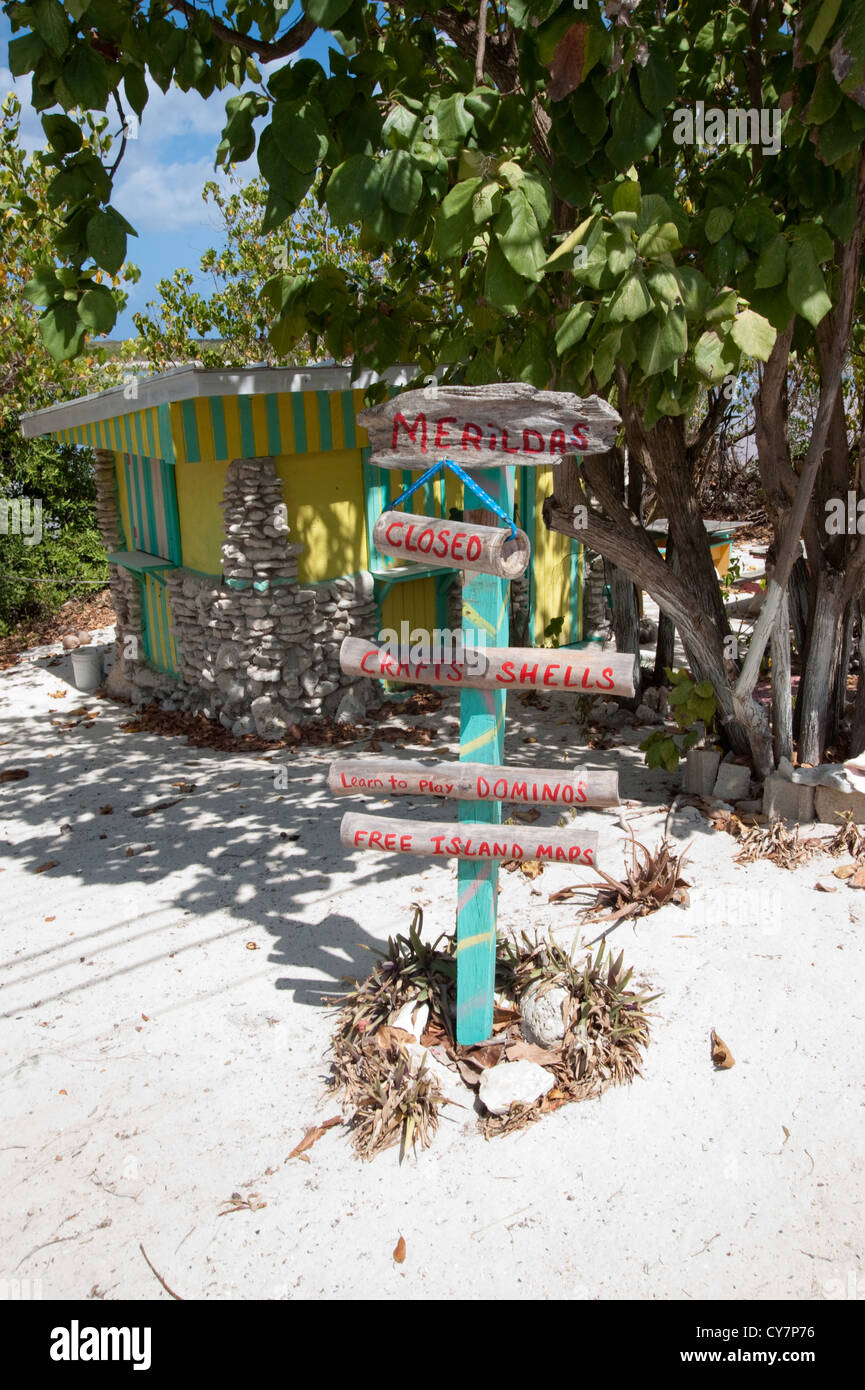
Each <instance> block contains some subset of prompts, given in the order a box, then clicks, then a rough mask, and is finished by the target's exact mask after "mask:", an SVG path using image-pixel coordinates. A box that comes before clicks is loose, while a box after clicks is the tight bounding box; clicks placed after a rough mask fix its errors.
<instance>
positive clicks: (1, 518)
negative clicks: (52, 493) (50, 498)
mask: <svg viewBox="0 0 865 1390" xmlns="http://www.w3.org/2000/svg"><path fill="white" fill-rule="evenodd" d="M0 536H21V538H22V539H23V541H24V544H25V545H26V546H31V545H38V544H39V542H40V541H41V539H42V498H41V497H33V498H30V497H12V498H9V497H0Z"/></svg>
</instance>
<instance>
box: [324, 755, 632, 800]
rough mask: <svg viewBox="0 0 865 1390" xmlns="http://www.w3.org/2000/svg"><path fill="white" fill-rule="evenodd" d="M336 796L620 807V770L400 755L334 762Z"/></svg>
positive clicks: (332, 775) (332, 774) (332, 787)
mask: <svg viewBox="0 0 865 1390" xmlns="http://www.w3.org/2000/svg"><path fill="white" fill-rule="evenodd" d="M327 785H328V787H329V788H330V790H331V791H332V792H333V793H334V795H335V796H359V795H363V794H366V795H369V793H370V792H375V791H380V792H381V793H382V795H383V796H387V797H391V796H443V797H447V798H449V799H450V800H453V801H515V802H521V803H526V804H527V805H533V806H546V805H549V806H616V805H618V801H619V774H618V773H617V772H590V771H588V770H587V769H586V768H582V767H569V768H565V769H559V768H555V769H553V768H548V767H496V766H495V765H494V764H489V763H469V762H459V763H434V762H413V763H412V762H407V761H404V760H403V759H402V758H382V759H381V760H377V759H367V758H355V759H346V760H345V761H343V762H338V763H332V764H331V768H330V772H329V773H328V777H327Z"/></svg>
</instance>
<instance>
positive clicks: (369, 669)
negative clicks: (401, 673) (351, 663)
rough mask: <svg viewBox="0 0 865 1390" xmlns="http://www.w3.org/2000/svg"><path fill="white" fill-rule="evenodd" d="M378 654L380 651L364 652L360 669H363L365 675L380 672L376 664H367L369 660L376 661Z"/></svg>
mask: <svg viewBox="0 0 865 1390" xmlns="http://www.w3.org/2000/svg"><path fill="white" fill-rule="evenodd" d="M377 656H378V652H364V654H363V656H362V657H361V662H360V669H361V670H362V671H363V673H364V675H367V676H372V675H377V674H378V672H377V671H376V669H375V667H374V666H367V664H366V663H367V662H368V661H375V659H376V657H377Z"/></svg>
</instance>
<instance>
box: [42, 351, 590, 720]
mask: <svg viewBox="0 0 865 1390" xmlns="http://www.w3.org/2000/svg"><path fill="white" fill-rule="evenodd" d="M383 375H384V378H385V380H386V381H387V382H388V383H389V385H390V387H391V389H393V390H399V389H400V387H402V386H404V385H406V384H407V382H408V381H409V380H411V379H412V378H413V376H414V375H415V374H414V372H413V370H412V369H411V368H393V369H391V370H390V371H388V372H386V373H384V374H383ZM378 379H379V378H377V377H376V376H375V374H373V373H364V374H362V375H361V376H360V377H358V378H356V379H355V380H354V381H353V382H352V380H351V375H350V371H349V369H348V368H344V367H306V368H275V367H255V368H251V369H249V370H244V371H223V370H206V369H201V368H195V367H182V368H178V369H177V370H175V371H172V372H167V373H164V374H162V375H159V376H154V377H150V378H147V379H145V380H140V381H134V382H132V383H131V384H129V385H127V386H120V387H116V388H113V389H111V390H107V391H101V392H99V393H98V394H95V395H92V396H85V397H82V398H81V399H78V400H73V401H68V402H64V403H60V404H57V405H53V406H49V407H48V408H47V409H44V410H38V411H35V412H33V413H31V414H29V415H25V416H24V417H23V419H22V430H23V433H24V435H25V437H27V438H33V437H35V436H38V435H49V436H51V437H52V438H54V439H56V440H58V441H61V442H64V443H68V444H80V445H87V446H89V447H90V448H92V449H93V451H94V455H95V459H96V484H97V511H98V519H99V525H100V529H101V533H102V536H103V539H104V542H105V544H106V546H107V548H108V552H109V555H108V558H109V566H110V582H111V589H112V594H113V598H114V604H115V608H116V611H117V645H116V655H115V663H114V666H113V668H112V672H111V674H110V688H113V689H114V690H115V691H116V692H117V693H122V694H126V695H127V696H129V697H131V698H132V699H134V700H135V701H136V702H138V703H144V702H148V701H153V700H158V701H160V702H162V703H167V705H168V707H169V708H178V709H189V710H196V711H203V712H205V713H207V714H209V715H210V716H211V717H216V718H219V719H220V721H221V722H222V724H223V725H225V726H226V727H227V728H230V729H231V730H232V731H233V732H234V733H237V734H242V733H252V732H256V733H258V734H260V735H262V736H264V737H265V738H279V737H281V736H282V734H283V733H284V732H285V730H286V729H287V727H288V725H289V724H290V723H292V722H297V721H299V720H303V719H308V718H310V717H312V716H314V715H316V714H328V715H337V717H343V718H357V717H360V715H361V714H362V713H363V710H364V709H365V708H366V707H367V705H368V704H369V703H370V701H372V700H376V701H377V700H378V698H379V697H380V694H381V691H380V689H378V690H376V689H375V688H374V687H373V683H372V682H368V681H361V682H358V681H356V680H354V679H353V678H352V677H349V676H346V675H344V674H343V673H342V672H341V671H340V666H339V647H340V644H341V642H342V639H343V638H344V637H345V636H347V635H351V636H364V637H375V636H376V635H377V634H378V633H379V632H381V631H382V630H383V629H393V630H395V631H396V632H397V633H399V632H401V631H405V629H403V628H402V624H403V623H404V622H407V623H408V624H409V630H410V631H412V630H415V629H418V628H421V629H424V630H425V631H430V630H432V629H434V628H446V627H454V626H459V621H460V619H459V614H460V602H459V588H458V586H459V576H458V575H457V576H456V577H455V575H454V571H453V570H442V569H437V568H435V567H434V566H430V567H428V568H420V567H418V566H414V565H412V566H406V565H400V564H399V562H397V561H394V560H392V559H390V558H389V557H386V556H383V555H380V554H378V553H377V552H376V550H375V547H374V545H373V541H372V532H373V526H374V523H375V520H376V518H377V517H378V515H379V514H380V513H381V512H382V511H384V510H386V509H387V507H388V506H389V505H390V503H391V502H392V501H393V500H394V499H395V498H396V497H397V496H398V494H399V493H400V492H401V491H402V490H403V488H405V487H406V486H408V485H409V484H410V483H411V482H412V481H415V479H416V478H417V477H418V476H419V475H418V474H412V473H410V472H406V473H402V472H394V471H393V470H388V469H379V468H376V467H373V466H371V465H370V464H369V463H368V461H367V455H368V452H369V451H368V448H367V447H366V446H367V437H366V433H365V432H364V430H363V429H362V428H361V427H360V426H359V425H357V423H356V414H357V412H358V411H359V410H361V409H362V407H363V397H364V392H365V389H366V388H367V387H368V386H369V385H370V384H371V383H372V382H373V381H375V380H378ZM552 490H553V470H552V467H550V468H531V469H529V468H519V467H518V468H517V498H518V501H517V506H518V515H519V523H520V525H521V527H522V528H523V530H525V531H526V532H527V533H528V535H529V537H530V539H531V541H532V546H533V552H534V555H533V564H532V565H531V566H530V571H529V574H530V577H527V579H526V581H524V582H523V583H524V587H523V588H522V590H520V588H519V586H517V589H516V592H515V594H514V599H515V602H514V604H513V608H514V613H515V617H514V621H515V623H517V624H519V629H518V630H517V631H516V632H515V633H514V640H516V641H518V642H520V643H522V644H524V645H529V646H532V645H536V646H541V645H543V643H544V633H545V630H546V628H547V627H548V625H549V624H550V623H551V622H554V620H555V619H557V618H561V619H562V620H563V622H562V625H561V628H560V630H559V632H558V642H559V644H560V645H561V646H574V645H577V644H579V643H580V642H581V641H582V640H583V587H584V586H583V553H582V548H581V547H580V546H579V545H578V544H576V543H573V542H571V541H570V540H569V539H568V538H566V537H564V536H560V535H557V534H554V533H551V532H549V531H547V530H546V528H545V526H544V523H543V517H542V514H541V508H542V503H543V499H544V497H546V496H547V495H548V494H549V493H550V492H552ZM419 498H422V501H419V500H418V499H419ZM463 505H464V499H463V496H462V487H461V485H460V484H459V483H458V482H457V481H456V480H455V479H451V478H448V480H447V481H446V482H442V481H441V480H440V479H436V480H435V481H434V482H433V483H430V484H428V485H427V486H426V489H425V492H422V493H419V494H418V493H416V494H415V495H414V497H413V498H412V503H411V508H412V509H413V510H421V511H424V512H426V513H427V514H429V515H431V516H444V517H446V516H449V515H450V514H451V512H452V511H454V510H456V511H457V512H459V511H460V510H461V509H462V507H463ZM472 505H473V502H472V500H471V499H469V500H468V501H467V502H466V506H472ZM555 626H558V625H557V624H555Z"/></svg>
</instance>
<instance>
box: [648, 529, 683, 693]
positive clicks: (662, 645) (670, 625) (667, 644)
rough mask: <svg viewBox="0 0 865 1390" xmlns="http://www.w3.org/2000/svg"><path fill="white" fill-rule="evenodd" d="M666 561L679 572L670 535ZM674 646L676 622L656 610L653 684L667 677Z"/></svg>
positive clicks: (662, 682)
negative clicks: (656, 624) (656, 628)
mask: <svg viewBox="0 0 865 1390" xmlns="http://www.w3.org/2000/svg"><path fill="white" fill-rule="evenodd" d="M665 558H666V562H667V564H668V565H669V566H670V569H671V570H672V571H673V573H674V574H678V573H679V565H678V561H677V558H676V547H675V544H674V543H673V540H672V537H670V536H668V537H667V554H666V557H665ZM675 647H676V624H675V623H674V622H673V619H672V618H671V617H670V615H669V613H663V612H661V611H660V609H659V610H658V641H657V643H656V645H655V671H654V675H653V676H652V680H653V682H654V684H655V685H663V684H664V682H665V681H666V679H667V676H666V670H665V668H666V667H667V666H672V664H673V654H674V651H675Z"/></svg>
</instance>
